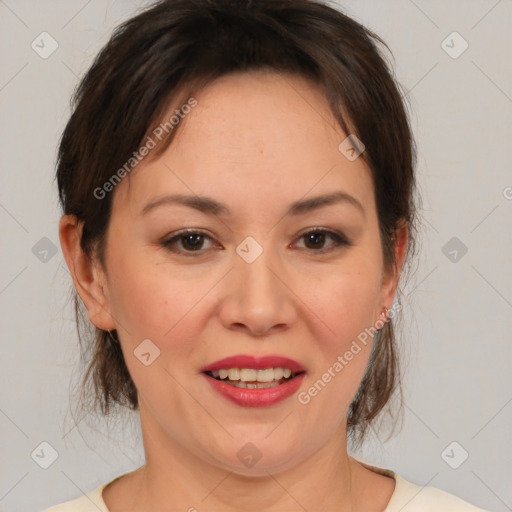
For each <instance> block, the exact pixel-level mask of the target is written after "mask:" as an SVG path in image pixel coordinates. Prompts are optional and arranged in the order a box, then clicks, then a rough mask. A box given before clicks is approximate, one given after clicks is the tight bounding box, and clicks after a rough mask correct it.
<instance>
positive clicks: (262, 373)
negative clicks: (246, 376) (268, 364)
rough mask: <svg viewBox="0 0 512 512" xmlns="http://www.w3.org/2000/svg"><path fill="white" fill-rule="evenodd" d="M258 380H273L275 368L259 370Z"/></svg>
mask: <svg viewBox="0 0 512 512" xmlns="http://www.w3.org/2000/svg"><path fill="white" fill-rule="evenodd" d="M256 380H257V381H258V382H272V381H273V380H274V368H267V369H266V370H258V375H257V379H256Z"/></svg>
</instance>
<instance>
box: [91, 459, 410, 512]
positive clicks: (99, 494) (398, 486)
mask: <svg viewBox="0 0 512 512" xmlns="http://www.w3.org/2000/svg"><path fill="white" fill-rule="evenodd" d="M354 460H356V461H357V462H358V463H359V464H361V465H362V466H364V467H365V468H367V469H369V470H370V471H373V472H374V473H378V474H380V475H384V476H388V477H390V478H392V479H393V480H394V481H395V489H394V490H393V494H392V495H391V498H390V500H389V502H388V504H387V505H386V508H385V509H384V510H383V511H382V512H393V507H395V504H396V503H397V500H398V497H399V494H400V492H401V490H402V489H403V488H404V487H405V480H404V479H403V478H402V477H401V476H400V475H398V474H397V473H395V472H394V471H392V470H391V469H388V468H381V467H378V466H373V465H371V464H368V463H366V462H363V461H361V460H359V459H354ZM131 472H132V471H128V472H127V473H123V474H122V475H119V476H117V477H115V478H114V479H113V480H111V481H110V482H107V483H105V484H102V485H100V486H99V487H97V488H96V489H94V490H92V491H91V492H90V493H88V494H86V496H87V497H88V498H89V500H90V501H92V502H93V503H94V504H95V505H96V506H97V507H98V508H99V509H100V510H101V512H110V510H109V509H108V508H107V505H106V503H105V501H104V499H103V490H104V489H105V487H107V486H108V485H110V484H112V483H114V482H115V481H116V480H119V479H120V478H122V477H124V476H126V475H129V474H130V473H131Z"/></svg>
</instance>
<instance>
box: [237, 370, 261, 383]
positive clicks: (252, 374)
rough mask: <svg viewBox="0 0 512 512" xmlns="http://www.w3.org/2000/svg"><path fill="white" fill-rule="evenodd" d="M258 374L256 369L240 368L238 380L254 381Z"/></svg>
mask: <svg viewBox="0 0 512 512" xmlns="http://www.w3.org/2000/svg"><path fill="white" fill-rule="evenodd" d="M257 375H258V370H253V369H249V368H242V369H241V370H240V380H242V381H244V382H254V381H255V380H258V379H257V378H256V377H257Z"/></svg>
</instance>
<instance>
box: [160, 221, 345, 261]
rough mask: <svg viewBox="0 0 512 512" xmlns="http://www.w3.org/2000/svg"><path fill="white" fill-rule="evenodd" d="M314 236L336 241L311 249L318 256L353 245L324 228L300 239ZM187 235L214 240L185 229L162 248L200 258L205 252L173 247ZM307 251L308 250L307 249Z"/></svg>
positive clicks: (340, 235) (198, 232)
mask: <svg viewBox="0 0 512 512" xmlns="http://www.w3.org/2000/svg"><path fill="white" fill-rule="evenodd" d="M312 234H315V235H318V234H324V235H327V236H329V237H330V238H331V239H332V240H333V241H334V244H333V245H332V246H331V248H327V249H319V250H315V249H309V251H311V252H313V253H316V254H325V253H328V252H330V251H333V250H335V249H338V248H341V247H343V246H346V247H350V246H351V245H352V243H351V242H350V241H349V240H348V239H347V238H346V237H345V236H344V235H342V234H341V233H336V232H335V231H330V230H327V229H323V228H314V229H310V230H308V231H306V232H304V233H302V234H300V235H299V239H301V238H303V237H305V236H308V235H312ZM187 235H202V236H203V237H205V239H209V240H212V237H210V236H209V235H208V234H207V233H205V232H204V231H201V230H198V229H184V230H182V231H179V232H178V233H176V234H175V235H173V236H172V237H171V238H169V239H167V240H164V241H163V242H161V246H162V247H164V248H165V249H168V250H169V251H171V252H174V253H176V254H181V255H183V256H186V257H193V258H194V257H198V256H200V255H201V254H202V253H204V252H205V251H204V250H197V251H184V250H177V249H175V248H173V246H174V245H175V244H176V243H177V242H179V241H180V240H181V239H182V238H184V237H185V236H187ZM306 250H308V249H306Z"/></svg>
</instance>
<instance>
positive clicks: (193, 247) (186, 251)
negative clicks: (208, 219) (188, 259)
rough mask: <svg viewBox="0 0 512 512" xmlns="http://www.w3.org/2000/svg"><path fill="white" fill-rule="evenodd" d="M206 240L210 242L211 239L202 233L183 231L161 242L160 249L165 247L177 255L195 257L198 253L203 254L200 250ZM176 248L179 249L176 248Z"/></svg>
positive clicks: (193, 230) (192, 230)
mask: <svg viewBox="0 0 512 512" xmlns="http://www.w3.org/2000/svg"><path fill="white" fill-rule="evenodd" d="M207 240H210V241H211V240H212V238H211V237H210V236H209V235H207V234H206V233H204V232H202V231H198V230H195V229H184V230H183V231H180V232H179V233H177V234H175V235H174V236H172V237H171V238H169V239H167V240H164V241H163V242H161V245H162V247H165V248H166V249H169V250H170V251H172V252H175V253H177V254H183V255H186V256H196V255H199V253H201V252H204V251H203V250H202V249H203V248H204V244H205V242H206V241H207ZM176 246H180V247H178V248H177V247H176ZM193 253H197V254H193Z"/></svg>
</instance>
